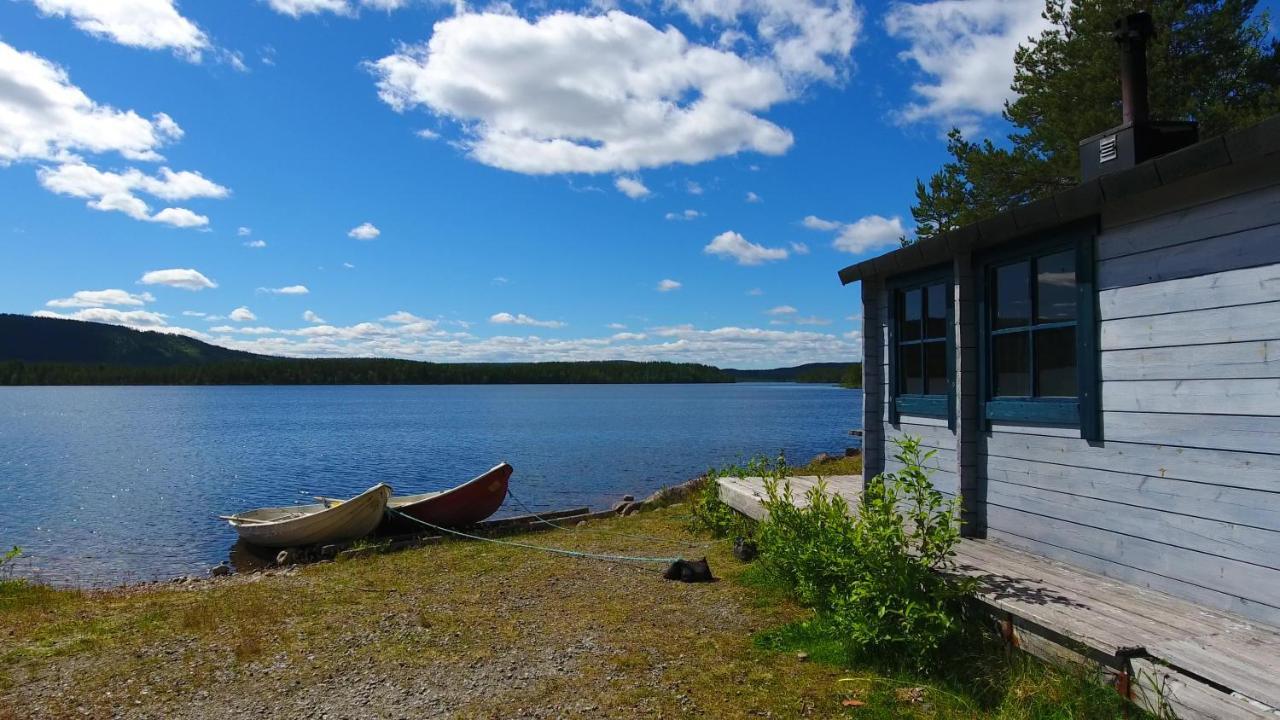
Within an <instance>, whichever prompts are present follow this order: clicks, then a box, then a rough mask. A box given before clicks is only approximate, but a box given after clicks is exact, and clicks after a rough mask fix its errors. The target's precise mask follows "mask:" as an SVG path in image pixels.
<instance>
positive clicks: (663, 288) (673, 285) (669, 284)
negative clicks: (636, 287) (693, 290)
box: [657, 278, 684, 292]
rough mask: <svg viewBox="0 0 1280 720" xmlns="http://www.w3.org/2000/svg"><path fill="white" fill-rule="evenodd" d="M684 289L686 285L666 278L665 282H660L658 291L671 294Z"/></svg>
mask: <svg viewBox="0 0 1280 720" xmlns="http://www.w3.org/2000/svg"><path fill="white" fill-rule="evenodd" d="M682 287H684V283H681V282H679V281H676V280H672V279H671V278H666V279H665V280H660V281H658V287H657V290H658V292H671V291H672V290H679V289H680V288H682Z"/></svg>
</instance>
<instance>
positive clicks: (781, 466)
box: [689, 456, 788, 538]
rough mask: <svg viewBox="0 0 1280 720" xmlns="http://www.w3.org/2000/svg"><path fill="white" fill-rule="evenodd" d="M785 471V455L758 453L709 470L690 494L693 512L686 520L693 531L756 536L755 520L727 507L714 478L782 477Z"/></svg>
mask: <svg viewBox="0 0 1280 720" xmlns="http://www.w3.org/2000/svg"><path fill="white" fill-rule="evenodd" d="M787 472H788V469H787V461H786V458H784V457H781V456H779V457H778V458H777V459H776V460H770V459H769V458H766V457H763V456H760V457H755V458H752V459H751V460H750V461H748V462H747V464H746V465H730V466H728V467H724V468H720V469H718V470H716V469H712V470H708V471H707V474H706V475H704V476H703V478H702V484H701V486H700V487H699V488H698V490H697V492H696V493H695V494H694V496H693V508H692V512H693V516H692V518H691V519H690V521H689V529H691V530H693V531H694V532H705V533H709V534H710V535H711V536H712V537H717V538H725V537H742V538H751V537H754V536H755V529H756V527H755V526H756V523H755V521H753V520H751V519H750V518H748V517H745V516H743V515H742V514H740V513H739V512H738V511H737V510H734V509H733V508H731V507H729V506H728V505H727V504H725V502H724V501H723V500H721V499H720V485H719V484H718V483H717V482H716V481H717V480H719V479H720V478H723V477H764V478H780V477H785V476H786V474H787Z"/></svg>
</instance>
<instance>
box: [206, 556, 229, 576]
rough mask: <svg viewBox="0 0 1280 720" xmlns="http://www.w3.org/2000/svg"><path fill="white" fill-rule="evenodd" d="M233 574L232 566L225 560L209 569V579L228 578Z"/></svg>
mask: <svg viewBox="0 0 1280 720" xmlns="http://www.w3.org/2000/svg"><path fill="white" fill-rule="evenodd" d="M230 574H231V566H230V565H228V564H227V562H226V561H225V560H223V561H222V562H220V563H218V564H217V565H214V566H213V567H211V568H209V577H226V576H228V575H230Z"/></svg>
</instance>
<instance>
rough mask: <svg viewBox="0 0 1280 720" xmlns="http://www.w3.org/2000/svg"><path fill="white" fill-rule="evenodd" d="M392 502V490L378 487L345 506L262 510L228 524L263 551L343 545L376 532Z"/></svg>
mask: <svg viewBox="0 0 1280 720" xmlns="http://www.w3.org/2000/svg"><path fill="white" fill-rule="evenodd" d="M390 498H391V486H390V485H387V484H385V483H379V484H378V485H375V486H373V487H371V488H369V489H368V490H366V491H364V492H363V493H361V494H359V495H357V496H356V497H353V498H351V499H350V500H348V501H346V502H343V503H338V504H334V505H330V504H328V503H326V504H319V503H317V504H314V505H294V506H290V507H282V508H262V509H259V510H250V511H249V512H245V513H240V514H239V515H234V516H232V517H231V518H229V519H228V520H227V522H229V523H231V526H232V527H234V528H235V529H236V532H237V533H238V534H239V535H240V539H241V540H244V541H245V542H247V543H249V544H252V545H257V546H260V547H269V548H284V547H301V546H304V545H319V544H324V543H335V542H343V541H347V540H355V539H357V538H362V537H364V536H366V535H368V534H369V533H371V532H373V531H374V530H375V529H376V528H377V527H378V524H379V523H381V522H382V517H383V515H384V514H385V512H386V507H387V501H388V500H389V499H390Z"/></svg>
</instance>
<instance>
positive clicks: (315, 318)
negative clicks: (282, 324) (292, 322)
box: [302, 310, 326, 325]
mask: <svg viewBox="0 0 1280 720" xmlns="http://www.w3.org/2000/svg"><path fill="white" fill-rule="evenodd" d="M302 319H303V320H305V321H307V322H309V323H316V324H319V325H323V324H325V322H326V321H325V319H324V318H322V317H320V316H319V315H317V314H315V313H314V312H311V311H310V310H306V311H303V313H302Z"/></svg>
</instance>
